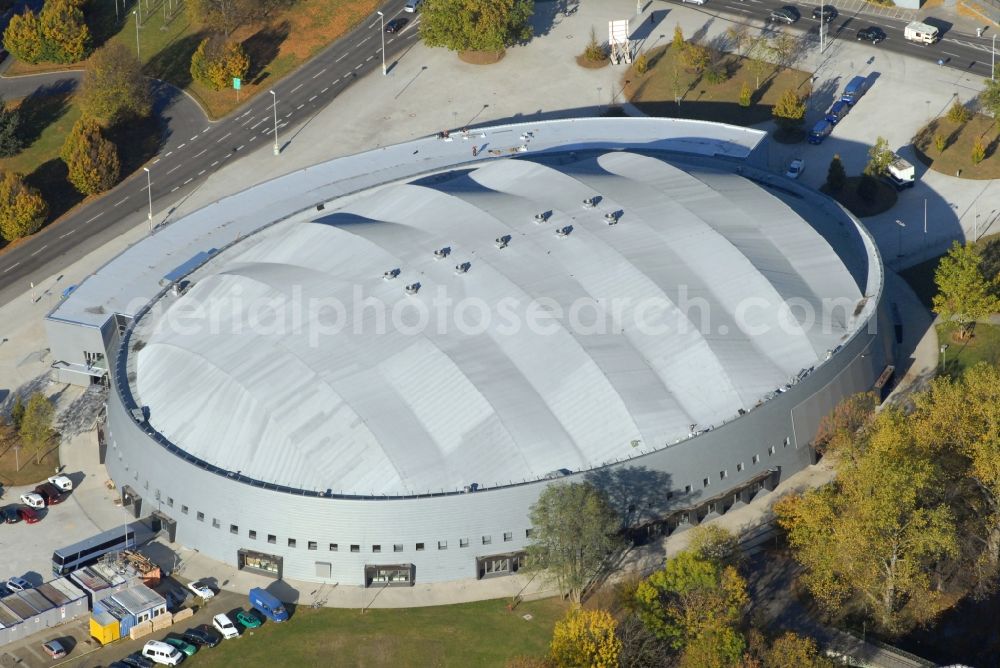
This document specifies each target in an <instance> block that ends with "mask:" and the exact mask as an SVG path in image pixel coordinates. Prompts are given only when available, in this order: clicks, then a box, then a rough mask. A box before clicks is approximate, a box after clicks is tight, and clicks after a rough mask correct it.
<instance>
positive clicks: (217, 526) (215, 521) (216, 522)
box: [212, 517, 222, 529]
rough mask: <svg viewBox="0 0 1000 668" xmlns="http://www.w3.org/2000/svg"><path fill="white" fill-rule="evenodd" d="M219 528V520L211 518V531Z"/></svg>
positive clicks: (220, 524)
mask: <svg viewBox="0 0 1000 668" xmlns="http://www.w3.org/2000/svg"><path fill="white" fill-rule="evenodd" d="M221 526H222V523H221V522H219V520H217V519H216V518H214V517H213V518H212V528H213V529H218V528H219V527H221Z"/></svg>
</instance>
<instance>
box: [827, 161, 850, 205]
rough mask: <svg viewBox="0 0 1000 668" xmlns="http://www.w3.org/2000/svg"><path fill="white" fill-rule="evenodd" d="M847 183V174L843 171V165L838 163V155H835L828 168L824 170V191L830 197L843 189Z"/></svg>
mask: <svg viewBox="0 0 1000 668" xmlns="http://www.w3.org/2000/svg"><path fill="white" fill-rule="evenodd" d="M846 182H847V172H846V171H844V163H842V162H841V161H840V155H839V154H835V155H834V156H833V160H831V161H830V167H829V169H827V170H826V189H827V191H828V192H829V193H830V194H831V195H836V194H837V193H839V192H840V191H841V190H843V189H844V184H845V183H846Z"/></svg>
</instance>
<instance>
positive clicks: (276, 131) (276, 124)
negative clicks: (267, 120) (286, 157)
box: [271, 90, 281, 155]
mask: <svg viewBox="0 0 1000 668" xmlns="http://www.w3.org/2000/svg"><path fill="white" fill-rule="evenodd" d="M271 100H272V101H273V102H274V154H275V155H278V154H279V153H281V149H280V148H278V94H277V93H275V92H274V91H273V90H272V91H271Z"/></svg>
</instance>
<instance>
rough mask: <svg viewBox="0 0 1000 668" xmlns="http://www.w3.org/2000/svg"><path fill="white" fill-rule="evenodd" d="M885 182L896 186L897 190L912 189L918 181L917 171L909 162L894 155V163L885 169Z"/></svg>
mask: <svg viewBox="0 0 1000 668" xmlns="http://www.w3.org/2000/svg"><path fill="white" fill-rule="evenodd" d="M885 180H886V181H888V182H889V183H890V184H892V185H893V186H895V187H896V190H902V189H904V188H912V187H913V184H914V182H915V180H916V170H915V169H913V165H911V164H910V163H909V161H907V160H905V159H904V158H901V157H899V156H898V155H893V157H892V162H890V163H889V166H888V167H886V169H885Z"/></svg>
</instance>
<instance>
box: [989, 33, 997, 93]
mask: <svg viewBox="0 0 1000 668" xmlns="http://www.w3.org/2000/svg"><path fill="white" fill-rule="evenodd" d="M990 80H992V81H996V80H997V36H996V33H994V34H993V47H992V48H991V49H990Z"/></svg>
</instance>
